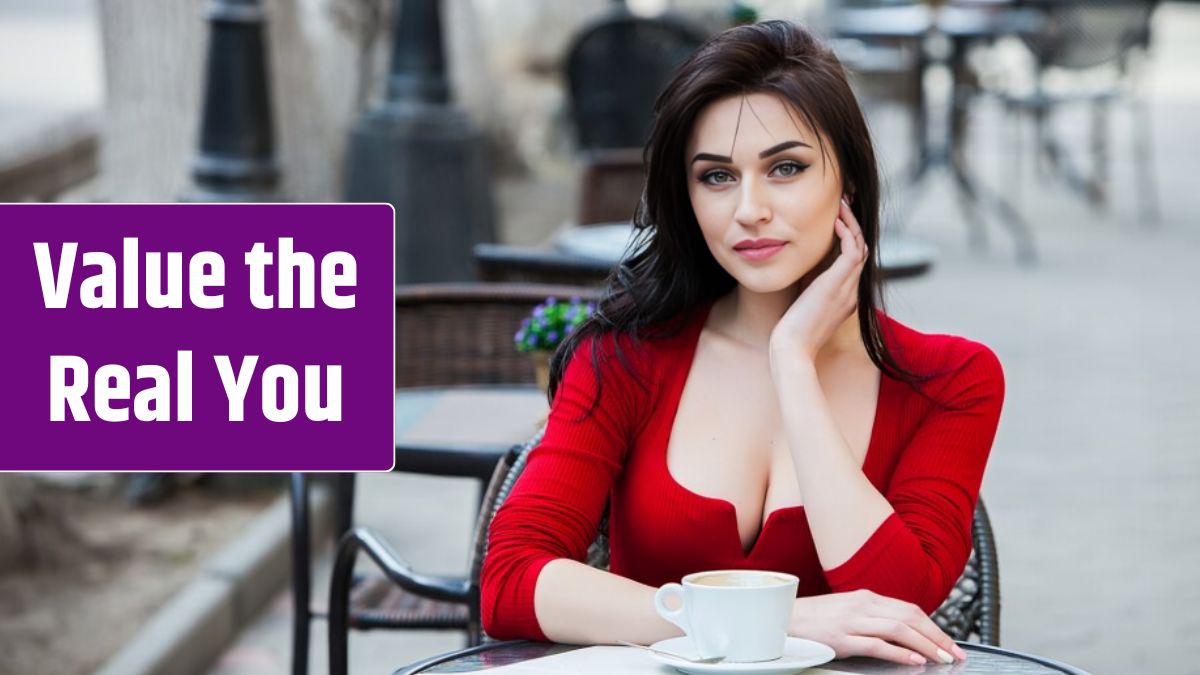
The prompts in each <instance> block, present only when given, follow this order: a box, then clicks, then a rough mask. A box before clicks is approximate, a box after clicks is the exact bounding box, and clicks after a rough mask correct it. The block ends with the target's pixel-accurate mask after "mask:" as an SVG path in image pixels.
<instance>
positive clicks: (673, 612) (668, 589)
mask: <svg viewBox="0 0 1200 675" xmlns="http://www.w3.org/2000/svg"><path fill="white" fill-rule="evenodd" d="M672 596H674V597H676V598H679V609H670V608H669V607H667V598H670V597H672ZM654 609H656V610H658V615H659V616H661V617H662V618H664V619H666V620H667V621H670V622H671V623H673V624H675V625H676V626H679V628H680V630H682V631H683V632H684V634H690V633H691V630H689V627H688V625H687V607H685V606H684V604H683V586H681V585H679V584H675V583H671V584H663V585H662V587H660V588H659V589H658V592H657V593H655V594H654Z"/></svg>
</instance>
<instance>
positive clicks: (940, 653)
mask: <svg viewBox="0 0 1200 675" xmlns="http://www.w3.org/2000/svg"><path fill="white" fill-rule="evenodd" d="M937 657H938V658H939V659H941V660H942V663H954V657H953V656H950V654H949V653H948V652H946V650H945V649H938V650H937Z"/></svg>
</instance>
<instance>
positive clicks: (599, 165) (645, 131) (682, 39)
mask: <svg viewBox="0 0 1200 675" xmlns="http://www.w3.org/2000/svg"><path fill="white" fill-rule="evenodd" d="M705 39H706V36H705V35H704V33H703V32H701V31H700V30H699V29H697V28H694V27H692V26H691V25H690V24H688V23H686V22H685V21H683V20H682V19H680V18H679V17H676V16H674V15H671V14H664V15H661V16H657V17H641V16H635V15H634V14H632V13H630V11H629V10H628V9H627V8H626V7H625V3H623V2H616V3H613V5H612V6H611V7H610V8H609V9H608V10H607V11H606V12H605V13H604V14H602V15H601V16H600V17H599V18H597V19H595V20H593V21H592V22H590V23H589V24H587V25H586V26H584V27H583V29H582V30H580V32H579V34H578V35H576V36H575V38H574V39H573V40H572V42H571V44H570V46H569V47H568V49H567V55H566V73H565V75H566V82H567V95H568V100H569V101H570V116H571V121H572V124H573V126H574V128H575V136H576V141H577V143H578V146H579V149H580V150H581V151H582V152H583V153H584V154H583V173H582V177H581V185H580V202H579V207H578V216H577V218H578V220H577V222H576V224H578V225H586V224H589V223H608V222H628V221H629V220H630V219H631V218H632V217H633V213H634V211H635V210H636V209H637V205H638V203H639V202H640V200H641V196H642V186H643V183H644V182H645V170H644V168H643V165H642V156H641V149H642V146H643V145H644V144H645V142H646V139H647V138H648V137H649V135H650V129H651V127H652V126H653V124H654V102H655V100H656V99H657V98H658V94H659V92H660V91H662V88H663V87H664V86H666V84H667V82H668V81H670V79H671V76H672V75H674V73H675V70H676V69H677V68H678V67H679V65H680V64H682V63H683V61H684V60H685V59H687V57H688V56H689V55H691V53H692V52H693V51H694V50H695V49H696V48H697V47H699V46H700V45H701V44H703V43H704V40H705Z"/></svg>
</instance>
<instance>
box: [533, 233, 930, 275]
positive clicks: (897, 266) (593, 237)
mask: <svg viewBox="0 0 1200 675" xmlns="http://www.w3.org/2000/svg"><path fill="white" fill-rule="evenodd" d="M632 235H633V226H632V225H631V224H630V223H603V224H598V225H569V226H567V227H564V228H563V229H561V230H560V231H559V232H558V234H557V235H556V236H555V237H554V246H555V247H556V248H558V249H559V250H560V251H562V252H564V253H569V254H571V255H576V256H580V257H583V258H591V259H595V260H603V261H604V262H605V263H607V264H610V265H616V264H617V262H619V261H620V260H621V256H622V255H623V254H624V253H625V251H626V248H627V246H628V244H629V239H630V237H631V236H632ZM936 257H937V250H936V249H935V248H934V247H933V246H931V245H929V244H926V243H923V242H921V241H919V240H916V239H912V238H909V237H899V236H896V235H889V234H886V233H885V234H884V235H883V236H882V237H881V238H880V241H879V266H880V269H881V270H882V271H883V276H884V278H886V279H901V278H905V277H915V276H920V275H922V274H925V273H926V272H928V271H929V268H930V267H931V266H932V265H933V261H934V259H935V258H936Z"/></svg>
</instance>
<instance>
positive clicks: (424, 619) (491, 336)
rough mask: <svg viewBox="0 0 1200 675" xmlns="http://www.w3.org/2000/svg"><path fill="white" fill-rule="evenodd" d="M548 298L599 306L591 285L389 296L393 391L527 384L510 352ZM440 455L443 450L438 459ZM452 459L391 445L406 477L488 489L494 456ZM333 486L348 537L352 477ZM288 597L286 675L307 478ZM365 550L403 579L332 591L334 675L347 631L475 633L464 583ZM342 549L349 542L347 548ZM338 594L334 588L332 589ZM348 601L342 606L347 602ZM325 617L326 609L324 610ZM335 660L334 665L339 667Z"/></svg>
mask: <svg viewBox="0 0 1200 675" xmlns="http://www.w3.org/2000/svg"><path fill="white" fill-rule="evenodd" d="M549 296H557V297H562V298H569V297H573V296H579V297H581V298H584V299H587V300H596V299H598V297H599V291H597V290H596V289H591V288H582V287H577V286H563V285H541V284H489V283H466V284H430V285H412V286H401V287H398V288H397V289H396V364H395V366H396V386H397V388H403V387H424V386H443V385H458V384H533V383H534V382H535V381H536V374H535V370H534V366H533V364H532V361H531V360H530V359H529V358H528V357H527V355H524V354H520V353H518V352H517V351H516V350H515V349H514V348H513V334H514V333H515V332H516V330H517V328H518V327H519V325H520V323H521V320H522V319H524V318H525V317H526V316H528V315H529V312H530V311H531V310H532V309H533V307H534V306H536V305H537V304H539V303H540V302H542V301H543V300H545V299H546V298H547V297H549ZM444 454H446V453H444ZM448 454H449V456H452V457H453V458H454V459H453V460H448V459H447V460H436V459H431V453H429V452H427V451H424V450H423V449H422V448H419V447H409V446H404V445H397V447H396V470H397V471H407V472H413V473H422V474H431V475H443V476H462V477H474V478H476V479H478V480H480V481H481V483H484V484H486V481H488V480H489V479H490V478H491V476H492V473H493V470H494V469H495V466H496V453H495V452H494V451H493V452H486V451H483V450H478V449H467V448H464V449H462V451H456V452H454V453H448ZM334 482H335V489H334V492H335V500H336V505H335V514H336V515H335V518H336V522H335V525H334V529H335V533H336V535H338V536H340V535H342V534H343V533H345V532H348V531H350V529H351V526H352V523H351V514H352V513H353V507H354V474H338V475H336V476H335V477H334ZM291 488H292V494H291V496H292V533H293V536H292V558H293V571H294V574H293V577H292V592H293V599H294V604H295V615H294V624H293V653H292V672H293V673H296V674H299V675H302V674H303V673H305V672H307V666H308V637H309V623H310V621H311V619H312V618H313V617H314V616H316V613H315V612H313V611H312V610H311V608H310V590H311V588H310V585H311V561H310V557H309V556H310V549H309V546H308V543H309V502H308V477H307V476H305V475H304V474H293V476H292V484H291ZM356 541H357V540H355V539H354V538H347V539H344V540H343V541H342V544H341V545H340V546H339V548H338V551H337V554H336V556H337V559H338V560H348V561H349V562H348V564H349V565H350V567H353V561H354V556H355V553H356V552H357V550H358V544H356V543H355V542H356ZM372 541H373V542H374V543H375V545H372V546H367V547H365V550H366V552H367V553H368V554H369V555H370V557H371V558H372V559H374V561H375V562H376V564H377V565H378V566H380V568H381V569H383V571H384V573H385V575H386V576H387V577H390V578H392V579H404V580H405V581H403V582H400V583H399V585H398V586H397V585H395V584H392V583H390V582H388V581H387V579H385V578H381V577H368V578H366V579H364V580H362V581H361V582H360V583H357V584H354V585H353V589H351V588H350V587H349V582H348V579H347V585H346V586H344V587H342V588H341V589H340V590H339V591H338V592H339V593H341V595H338V594H336V593H335V595H334V597H335V598H340V599H341V601H342V602H341V603H339V601H338V600H337V599H335V600H334V601H333V602H331V607H342V608H343V609H344V610H345V611H344V612H343V613H342V614H341V615H340V618H339V619H338V621H337V622H334V621H333V620H332V619H333V617H332V616H331V617H330V618H331V628H332V627H333V625H334V624H335V623H336V624H337V630H331V640H330V658H331V670H332V671H333V672H345V669H346V649H347V647H346V644H347V639H348V637H347V628H348V627H353V628H358V629H370V628H411V629H445V630H473V631H474V632H478V629H477V628H475V629H471V628H470V626H471V625H473V623H472V622H474V625H477V624H478V621H477V619H472V614H471V611H470V610H469V607H471V606H477V605H478V602H477V601H475V602H474V603H472V602H471V601H470V600H471V598H472V597H473V596H472V595H471V594H470V592H469V589H470V588H471V584H470V583H469V582H468V581H467V580H465V579H459V578H440V577H426V576H422V575H419V574H417V573H415V572H413V571H412V570H411V568H409V567H408V565H407V564H406V563H405V562H404V561H403V560H402V559H401V558H400V557H399V556H396V555H395V554H394V553H391V552H390V550H388V549H387V546H386V544H384V543H383V542H382V541H381V540H378V539H374V540H372ZM347 542H349V543H347ZM335 588H336V584H335ZM347 598H349V606H348V607H347V606H345V600H346V599H347ZM331 615H332V612H331ZM339 659H340V665H339Z"/></svg>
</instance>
